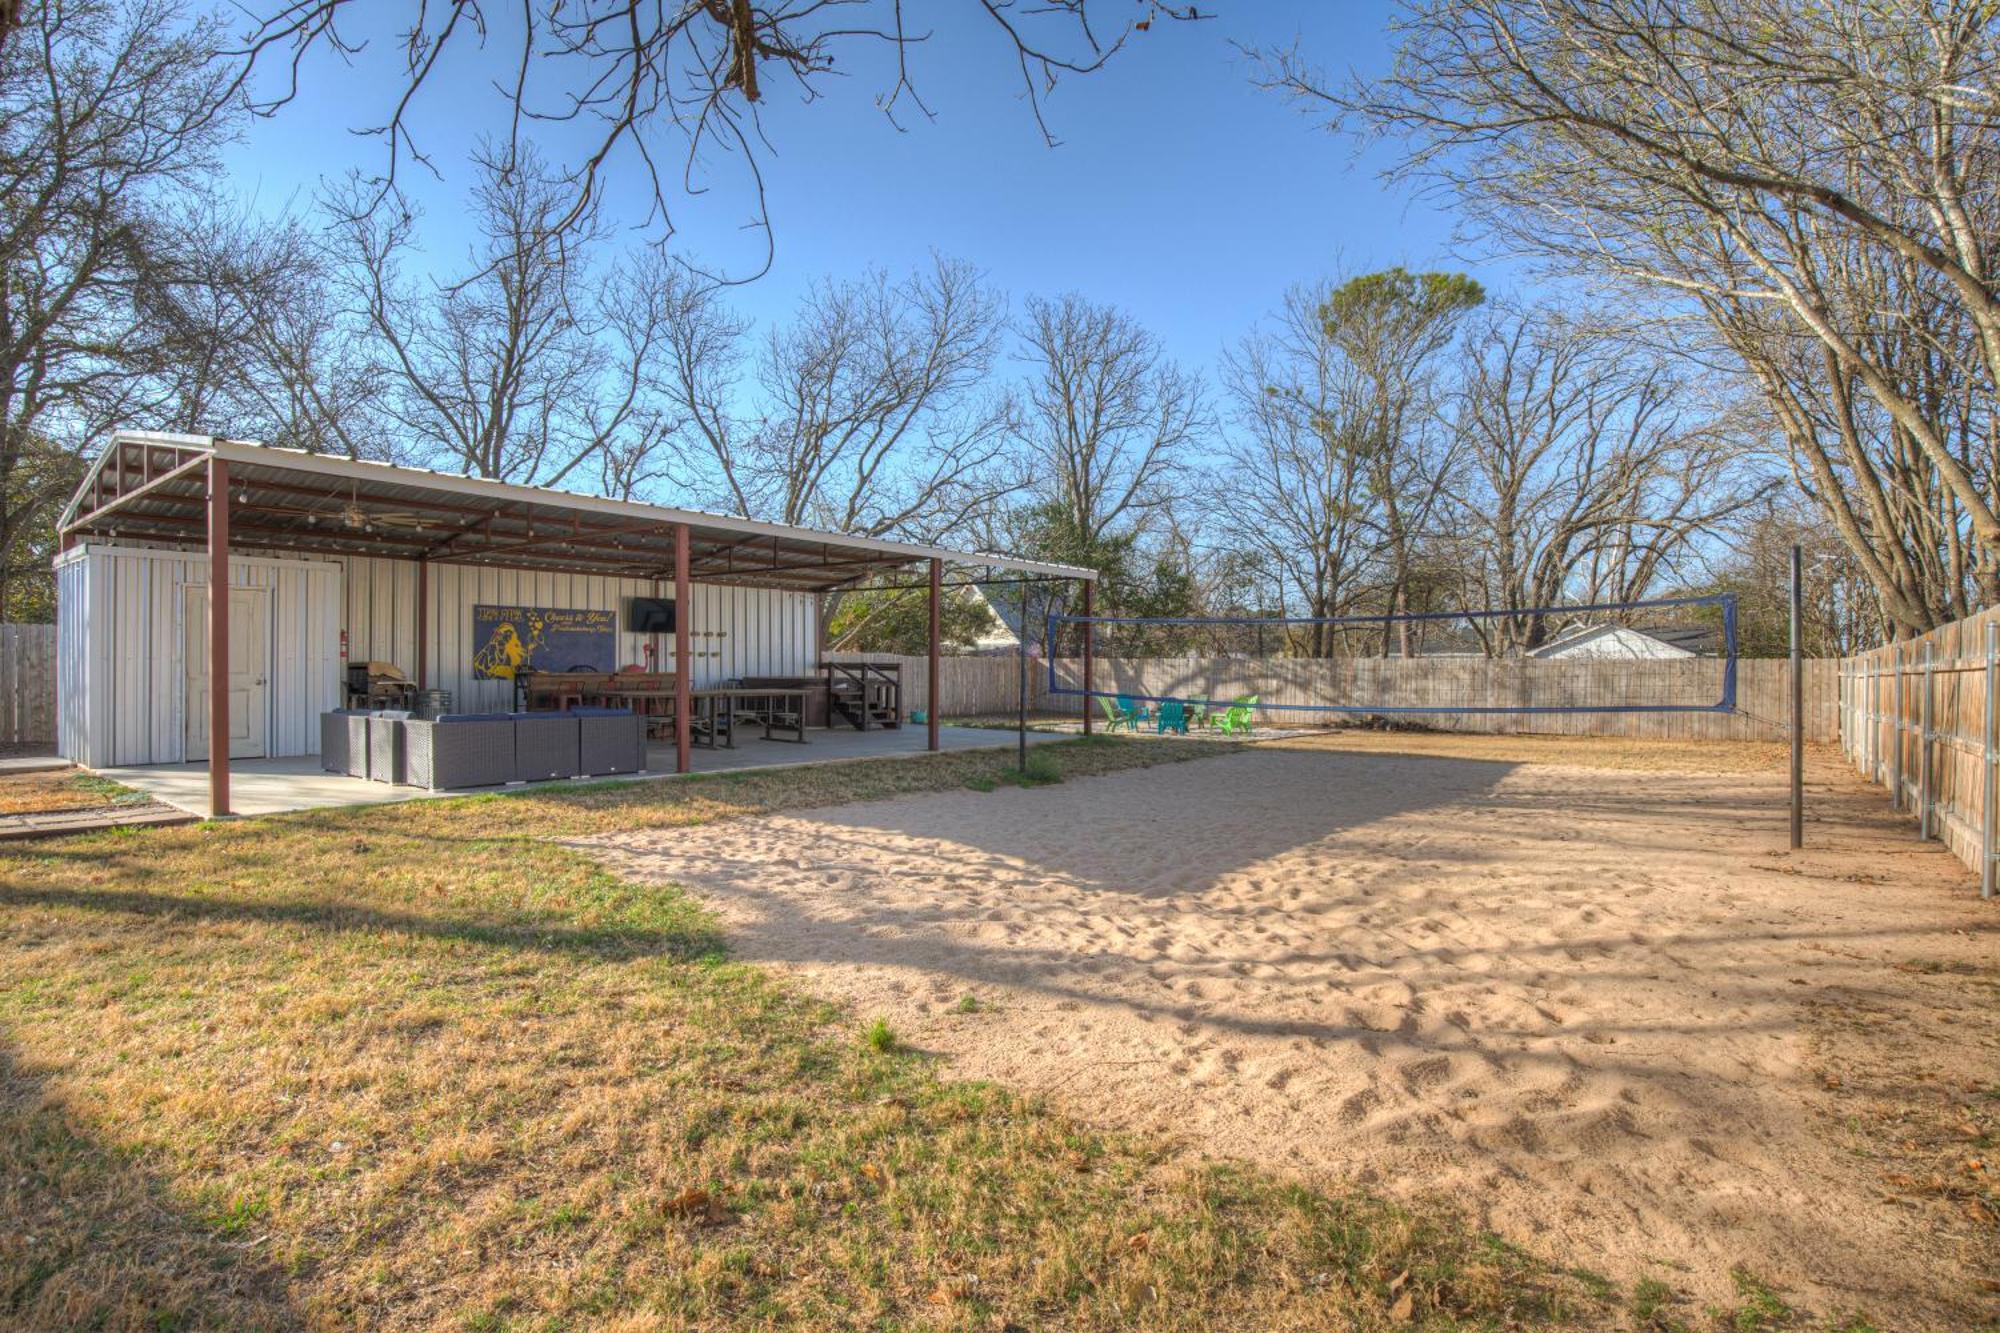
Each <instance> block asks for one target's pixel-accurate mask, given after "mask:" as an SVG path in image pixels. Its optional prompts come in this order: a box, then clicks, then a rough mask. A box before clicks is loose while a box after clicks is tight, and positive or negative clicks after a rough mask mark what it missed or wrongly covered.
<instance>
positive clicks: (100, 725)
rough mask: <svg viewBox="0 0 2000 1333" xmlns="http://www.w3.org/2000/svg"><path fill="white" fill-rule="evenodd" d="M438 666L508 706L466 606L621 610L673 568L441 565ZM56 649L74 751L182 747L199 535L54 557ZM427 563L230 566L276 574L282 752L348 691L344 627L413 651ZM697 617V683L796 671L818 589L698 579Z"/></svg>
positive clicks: (435, 614)
mask: <svg viewBox="0 0 2000 1333" xmlns="http://www.w3.org/2000/svg"><path fill="white" fill-rule="evenodd" d="M429 575H430V580H431V583H430V614H429V617H428V619H429V624H428V626H427V629H428V633H429V643H428V649H429V655H430V681H431V684H432V685H433V686H434V687H436V688H439V689H446V690H450V691H451V692H452V695H453V702H454V706H455V707H457V708H460V709H464V710H484V709H492V708H505V707H509V706H510V705H511V703H512V700H513V691H512V687H511V685H510V684H509V683H508V682H506V681H488V680H482V681H475V680H474V679H473V678H472V653H473V648H474V645H473V644H472V643H471V642H470V640H471V637H472V608H473V606H474V605H475V604H478V603H497V604H501V605H518V606H555V607H574V608H581V609H586V610H616V611H619V612H620V621H621V623H622V621H623V608H624V603H625V599H626V598H628V597H633V596H639V597H649V596H654V595H662V594H663V595H667V596H671V595H672V584H671V583H668V584H666V585H664V586H663V587H661V586H656V585H654V584H653V583H652V582H651V581H649V580H644V579H618V578H608V577H602V576H588V575H572V574H550V573H541V572H536V571H533V570H503V569H484V568H477V567H474V566H469V565H442V564H440V565H433V566H431V567H430V570H429ZM56 580H57V625H58V629H57V655H58V669H57V677H58V690H59V695H60V699H59V708H60V713H61V725H60V727H59V729H58V730H59V734H58V745H59V748H60V749H61V752H62V754H63V755H64V757H66V758H69V759H73V760H75V761H77V762H79V763H83V764H87V765H90V766H91V767H95V768H105V767H112V766H116V765H121V764H164V763H179V762H182V760H183V759H184V758H185V749H186V745H185V737H186V729H187V728H186V698H187V682H186V678H185V676H186V665H185V662H184V660H183V659H184V655H185V645H186V642H187V639H186V633H187V626H186V623H185V621H186V615H187V613H186V611H185V609H184V608H185V602H186V595H185V592H184V589H185V588H186V587H188V586H189V585H194V586H200V587H206V586H207V584H208V559H207V556H206V555H204V554H203V553H201V552H199V551H184V550H171V549H163V548H155V547H139V546H115V545H103V544H91V545H87V546H84V547H79V548H78V549H77V550H75V551H73V552H71V553H70V554H69V555H67V556H65V557H64V558H63V559H62V560H61V561H59V562H58V564H57V567H56ZM416 580H417V566H416V565H415V564H414V563H412V562H410V561H406V560H377V559H363V558H352V559H344V560H312V559H297V558H285V559H265V558H262V557H258V556H254V555H245V556H242V557H240V558H237V559H233V560H231V562H230V582H231V583H232V584H233V585H235V586H238V587H263V588H270V589H271V607H270V621H271V630H270V662H271V671H270V675H269V679H270V688H269V692H268V694H267V696H266V697H267V703H268V707H269V709H270V716H269V725H268V736H269V753H270V755H271V756H272V757H274V758H275V757H283V756H290V755H303V754H313V753H316V752H317V751H318V748H319V722H318V719H319V714H320V713H321V712H323V711H325V710H326V709H329V708H336V707H338V706H339V704H340V700H341V679H342V669H343V664H342V662H341V660H340V632H341V630H342V629H343V628H344V629H345V630H346V631H347V655H348V660H350V661H354V662H362V661H367V660H370V659H376V660H381V661H389V662H394V663H395V664H396V665H397V666H399V667H401V668H402V669H403V670H404V671H406V672H409V673H412V674H414V673H415V671H416V665H417V653H416V643H417V638H416V636H417V625H416V604H417V581H416ZM692 592H693V597H692V602H693V605H692V607H691V608H690V618H689V621H688V624H689V627H690V629H691V631H692V633H693V649H694V652H695V671H694V677H695V684H696V685H697V686H701V685H707V684H711V683H714V682H716V681H720V680H724V679H727V678H730V677H736V676H745V675H796V674H799V673H802V672H806V671H810V670H811V669H812V667H813V666H814V665H815V662H816V658H817V648H818V629H817V624H816V620H815V617H816V614H817V605H816V602H815V599H814V598H813V597H812V595H811V594H809V593H794V592H776V591H772V590H769V589H763V588H737V587H721V586H716V585H711V584H696V585H695V586H694V588H693V590H692ZM649 639H651V640H652V641H653V642H654V643H655V644H656V646H657V650H658V658H657V661H658V663H659V665H660V667H661V668H663V669H664V668H666V667H668V666H670V665H671V662H672V659H673V643H672V636H671V635H643V634H626V633H623V632H622V631H621V632H620V634H619V636H618V641H619V642H618V651H619V661H620V662H621V663H626V662H643V661H644V660H645V657H644V651H645V645H646V643H647V641H648V640H649Z"/></svg>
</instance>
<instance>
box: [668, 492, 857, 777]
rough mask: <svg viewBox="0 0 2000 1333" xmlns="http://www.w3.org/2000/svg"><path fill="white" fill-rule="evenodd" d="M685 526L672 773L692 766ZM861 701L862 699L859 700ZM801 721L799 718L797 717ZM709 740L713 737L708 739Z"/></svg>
mask: <svg viewBox="0 0 2000 1333" xmlns="http://www.w3.org/2000/svg"><path fill="white" fill-rule="evenodd" d="M688 582H689V580H688V525H687V524H685V523H676V524H674V772H676V773H685V772H687V771H688V769H689V768H691V767H693V765H694V752H693V745H694V718H693V717H692V716H690V714H691V712H692V710H693V708H694V694H693V691H694V679H693V676H692V674H691V673H690V671H689V667H690V666H691V665H692V663H693V660H694V653H693V652H692V651H690V647H689V642H688V634H689V631H688V612H689V611H690V610H691V609H692V608H691V606H690V596H689V588H688ZM863 702H864V703H865V702H866V700H864V701H863ZM801 720H803V719H801ZM709 739H710V740H713V739H714V737H713V736H711V737H710V738H709Z"/></svg>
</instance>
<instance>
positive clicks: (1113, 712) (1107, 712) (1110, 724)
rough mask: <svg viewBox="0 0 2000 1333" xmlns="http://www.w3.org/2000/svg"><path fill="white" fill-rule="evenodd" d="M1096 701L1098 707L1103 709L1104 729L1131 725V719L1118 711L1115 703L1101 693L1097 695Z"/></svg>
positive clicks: (1113, 729) (1109, 729) (1114, 729)
mask: <svg viewBox="0 0 2000 1333" xmlns="http://www.w3.org/2000/svg"><path fill="white" fill-rule="evenodd" d="M1097 703H1098V706H1099V707H1101V708H1103V709H1104V729H1105V731H1107V732H1112V731H1116V730H1118V728H1120V727H1125V726H1130V725H1131V721H1132V720H1131V719H1130V718H1128V717H1126V716H1125V715H1124V714H1123V713H1121V712H1119V711H1118V705H1117V704H1114V703H1112V702H1111V701H1110V700H1109V699H1107V698H1105V697H1104V696H1103V695H1101V694H1100V695H1098V696H1097Z"/></svg>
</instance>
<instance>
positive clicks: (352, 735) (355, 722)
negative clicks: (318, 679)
mask: <svg viewBox="0 0 2000 1333" xmlns="http://www.w3.org/2000/svg"><path fill="white" fill-rule="evenodd" d="M368 716H369V715H368V710H367V709H365V708H337V709H335V710H334V711H333V712H331V713H321V714H320V715H319V766H320V767H321V768H323V769H325V770H326V771H327V772H329V773H344V774H346V775H347V776H348V777H350V778H365V777H367V776H368Z"/></svg>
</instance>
